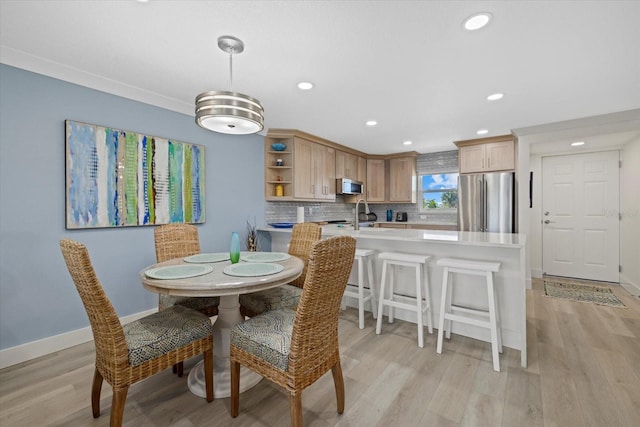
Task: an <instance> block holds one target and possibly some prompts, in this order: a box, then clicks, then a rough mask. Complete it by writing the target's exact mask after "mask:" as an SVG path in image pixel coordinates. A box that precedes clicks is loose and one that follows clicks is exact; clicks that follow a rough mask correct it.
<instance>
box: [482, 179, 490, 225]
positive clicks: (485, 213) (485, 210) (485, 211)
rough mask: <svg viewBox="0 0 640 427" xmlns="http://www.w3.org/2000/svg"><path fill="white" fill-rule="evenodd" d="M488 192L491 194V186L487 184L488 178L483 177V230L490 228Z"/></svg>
mask: <svg viewBox="0 0 640 427" xmlns="http://www.w3.org/2000/svg"><path fill="white" fill-rule="evenodd" d="M488 194H489V187H488V184H487V180H486V179H484V178H483V179H482V211H483V216H484V218H482V231H487V230H488V229H489V221H488V216H489V208H488V205H489V203H487V196H488Z"/></svg>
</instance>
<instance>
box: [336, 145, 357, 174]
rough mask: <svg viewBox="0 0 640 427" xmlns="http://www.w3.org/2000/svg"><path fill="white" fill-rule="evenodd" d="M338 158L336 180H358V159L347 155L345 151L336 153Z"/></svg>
mask: <svg viewBox="0 0 640 427" xmlns="http://www.w3.org/2000/svg"><path fill="white" fill-rule="evenodd" d="M335 156H336V162H335V164H336V171H335V177H336V178H349V179H357V176H358V157H357V156H355V155H353V154H351V153H345V152H344V151H337V150H336V152H335Z"/></svg>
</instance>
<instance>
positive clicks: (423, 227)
mask: <svg viewBox="0 0 640 427" xmlns="http://www.w3.org/2000/svg"><path fill="white" fill-rule="evenodd" d="M374 227H379V228H399V229H407V230H449V231H456V230H457V229H458V226H457V225H444V224H416V223H415V222H414V223H402V222H377V223H376V224H375V225H374Z"/></svg>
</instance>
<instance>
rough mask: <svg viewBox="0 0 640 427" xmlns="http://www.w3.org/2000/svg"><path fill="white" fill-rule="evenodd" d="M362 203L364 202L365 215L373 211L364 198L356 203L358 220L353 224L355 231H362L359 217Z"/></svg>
mask: <svg viewBox="0 0 640 427" xmlns="http://www.w3.org/2000/svg"><path fill="white" fill-rule="evenodd" d="M360 202H364V213H366V214H370V213H371V211H370V210H369V204H368V203H367V201H366V200H365V199H362V198H360V199H358V201H357V202H356V218H355V221H354V222H353V229H354V230H360V218H359V217H358V208H359V207H360Z"/></svg>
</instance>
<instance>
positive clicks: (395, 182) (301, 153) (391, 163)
mask: <svg viewBox="0 0 640 427" xmlns="http://www.w3.org/2000/svg"><path fill="white" fill-rule="evenodd" d="M274 142H281V143H283V144H286V148H285V149H284V150H283V151H275V150H274V149H273V148H272V144H273V143H274ZM417 156H418V153H416V152H414V151H411V152H404V153H396V154H389V155H371V156H370V157H368V156H366V155H365V153H361V152H359V151H357V150H353V149H351V148H349V147H346V146H343V145H340V144H336V143H334V142H331V141H328V140H326V139H322V138H319V137H317V136H314V135H311V134H308V133H305V132H301V131H299V130H295V129H270V130H269V132H268V134H267V136H266V137H265V180H264V182H265V190H264V194H265V200H268V201H296V200H300V201H325V202H332V201H335V200H336V178H348V179H353V180H356V181H360V182H362V183H363V184H364V191H365V194H364V195H363V196H364V197H365V198H366V200H367V201H368V202H370V203H415V202H416V185H417V181H416V158H417ZM278 160H280V161H278ZM360 197H361V196H349V195H345V196H343V198H342V200H343V201H344V202H345V203H355V201H356V200H357V199H359V198H360Z"/></svg>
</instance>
